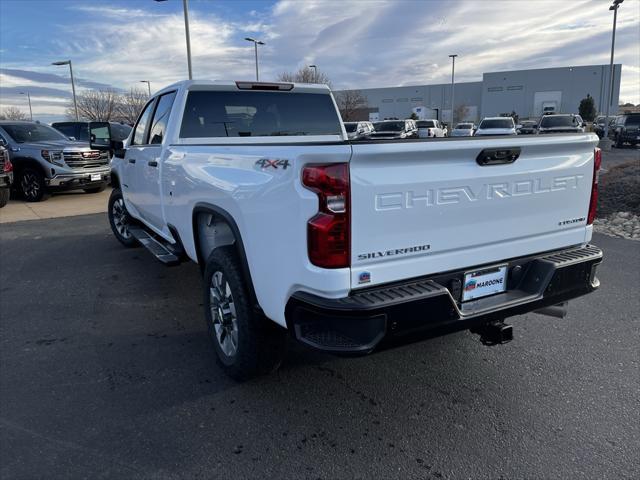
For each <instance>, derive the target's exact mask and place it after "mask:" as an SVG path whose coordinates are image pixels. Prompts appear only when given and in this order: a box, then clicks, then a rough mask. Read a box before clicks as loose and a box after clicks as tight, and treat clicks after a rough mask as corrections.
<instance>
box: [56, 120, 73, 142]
mask: <svg viewBox="0 0 640 480" xmlns="http://www.w3.org/2000/svg"><path fill="white" fill-rule="evenodd" d="M51 126H52V127H53V128H55V129H56V130H58V131H59V132H62V133H63V134H65V135H66V136H67V137H74V138H75V139H76V140H77V138H78V137H77V134H76V126H75V124H73V123H54V124H53V125H51Z"/></svg>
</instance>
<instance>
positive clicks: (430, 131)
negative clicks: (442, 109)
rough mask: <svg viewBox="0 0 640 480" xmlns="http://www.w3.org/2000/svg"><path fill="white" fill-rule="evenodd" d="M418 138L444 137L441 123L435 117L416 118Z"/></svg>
mask: <svg viewBox="0 0 640 480" xmlns="http://www.w3.org/2000/svg"><path fill="white" fill-rule="evenodd" d="M416 126H417V127H418V138H430V137H445V136H446V135H445V130H444V128H443V126H442V124H441V123H440V122H439V121H438V120H435V119H426V120H416Z"/></svg>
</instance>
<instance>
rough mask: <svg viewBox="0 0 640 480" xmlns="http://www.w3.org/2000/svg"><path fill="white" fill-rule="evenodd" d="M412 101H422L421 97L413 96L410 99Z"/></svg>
mask: <svg viewBox="0 0 640 480" xmlns="http://www.w3.org/2000/svg"><path fill="white" fill-rule="evenodd" d="M411 101H412V102H421V101H422V97H413V98H412V99H411Z"/></svg>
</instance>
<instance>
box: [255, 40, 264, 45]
mask: <svg viewBox="0 0 640 480" xmlns="http://www.w3.org/2000/svg"><path fill="white" fill-rule="evenodd" d="M256 43H257V44H258V45H264V42H263V41H262V40H258V41H257V42H256Z"/></svg>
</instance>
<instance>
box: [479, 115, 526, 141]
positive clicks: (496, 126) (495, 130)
mask: <svg viewBox="0 0 640 480" xmlns="http://www.w3.org/2000/svg"><path fill="white" fill-rule="evenodd" d="M482 135H517V132H516V124H515V123H514V121H513V118H511V117H486V118H483V119H482V121H481V122H480V125H478V129H477V130H476V133H474V136H476V137H480V136H482Z"/></svg>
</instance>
